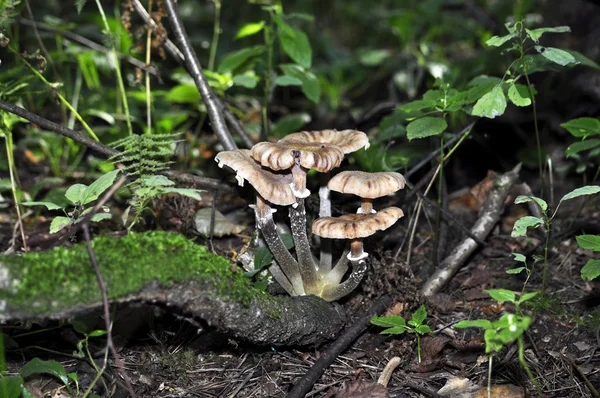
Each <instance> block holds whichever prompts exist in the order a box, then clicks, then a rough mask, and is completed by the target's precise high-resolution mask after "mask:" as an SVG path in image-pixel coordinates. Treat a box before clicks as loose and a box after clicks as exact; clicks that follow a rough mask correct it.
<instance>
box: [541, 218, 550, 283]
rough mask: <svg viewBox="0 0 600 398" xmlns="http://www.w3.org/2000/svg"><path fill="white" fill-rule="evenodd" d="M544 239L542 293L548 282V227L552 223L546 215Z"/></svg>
mask: <svg viewBox="0 0 600 398" xmlns="http://www.w3.org/2000/svg"><path fill="white" fill-rule="evenodd" d="M544 218H546V241H545V243H544V269H543V270H542V293H544V292H545V291H546V285H547V283H548V246H549V245H550V228H551V225H552V222H551V219H548V218H547V217H546V216H545V217H544Z"/></svg>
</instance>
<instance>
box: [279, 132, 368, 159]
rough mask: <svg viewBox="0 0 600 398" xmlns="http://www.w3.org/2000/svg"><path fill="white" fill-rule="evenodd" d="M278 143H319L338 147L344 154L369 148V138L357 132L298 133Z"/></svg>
mask: <svg viewBox="0 0 600 398" xmlns="http://www.w3.org/2000/svg"><path fill="white" fill-rule="evenodd" d="M280 141H305V142H320V143H325V144H333V145H337V146H339V147H340V148H341V149H342V151H344V153H345V154H346V153H350V152H355V151H358V150H359V149H360V148H365V149H367V148H368V147H369V137H367V135H366V134H365V133H363V132H362V131H358V130H342V131H338V130H319V131H300V132H298V133H292V134H289V135H286V136H285V137H283V138H282V139H281V140H280Z"/></svg>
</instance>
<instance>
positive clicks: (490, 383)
mask: <svg viewBox="0 0 600 398" xmlns="http://www.w3.org/2000/svg"><path fill="white" fill-rule="evenodd" d="M493 361H494V355H492V354H490V356H489V358H488V380H487V396H488V398H492V364H493Z"/></svg>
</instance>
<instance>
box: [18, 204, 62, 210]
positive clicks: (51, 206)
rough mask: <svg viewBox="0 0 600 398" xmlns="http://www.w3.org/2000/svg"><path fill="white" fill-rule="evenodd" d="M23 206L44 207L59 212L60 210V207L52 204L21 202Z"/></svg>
mask: <svg viewBox="0 0 600 398" xmlns="http://www.w3.org/2000/svg"><path fill="white" fill-rule="evenodd" d="M22 205H23V206H46V208H47V209H48V210H60V209H62V207H60V206H59V205H57V204H54V203H52V202H23V203H22Z"/></svg>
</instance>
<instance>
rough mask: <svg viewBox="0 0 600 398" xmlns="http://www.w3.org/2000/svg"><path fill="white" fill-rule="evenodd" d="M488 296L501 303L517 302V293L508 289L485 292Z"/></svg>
mask: <svg viewBox="0 0 600 398" xmlns="http://www.w3.org/2000/svg"><path fill="white" fill-rule="evenodd" d="M484 292H486V293H487V294H489V295H490V297H491V298H493V299H494V300H496V301H498V302H500V303H506V302H508V303H514V302H516V297H517V296H516V295H515V292H513V291H511V290H506V289H490V290H484Z"/></svg>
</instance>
